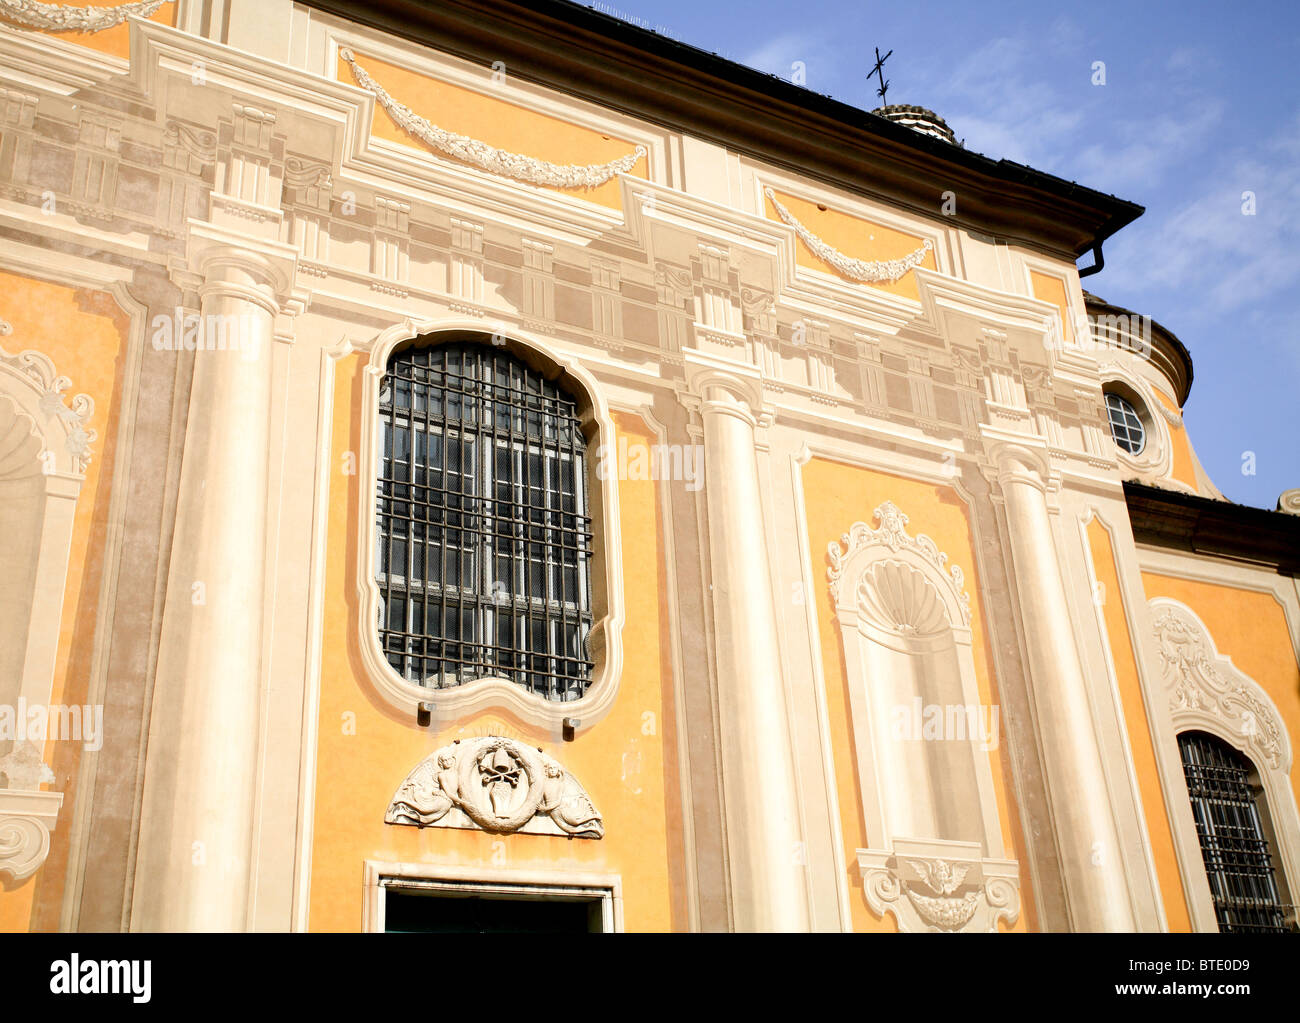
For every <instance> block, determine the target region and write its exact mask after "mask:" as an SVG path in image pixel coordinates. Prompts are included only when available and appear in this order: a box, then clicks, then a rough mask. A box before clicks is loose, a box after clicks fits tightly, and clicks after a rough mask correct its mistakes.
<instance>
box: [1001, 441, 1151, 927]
mask: <svg viewBox="0 0 1300 1023" xmlns="http://www.w3.org/2000/svg"><path fill="white" fill-rule="evenodd" d="M990 453H991V455H992V458H993V461H994V463H995V465H996V471H997V478H998V482H999V484H1000V485H1001V488H1002V494H1003V498H1004V500H1005V504H1006V516H1007V531H1008V533H1009V535H1010V539H1011V556H1012V561H1013V563H1014V567H1015V577H1016V585H1017V590H1018V596H1019V601H1020V613H1021V615H1022V621H1023V624H1024V636H1025V644H1026V646H1027V648H1028V660H1029V674H1030V678H1031V684H1032V686H1033V692H1034V704H1035V710H1036V713H1037V717H1038V726H1039V732H1040V736H1041V739H1042V749H1043V760H1044V763H1045V764H1046V767H1047V783H1048V793H1049V796H1050V799H1051V805H1052V816H1053V819H1054V820H1055V823H1056V831H1057V838H1058V843H1059V847H1060V854H1061V868H1062V872H1063V874H1064V877H1065V886H1066V899H1067V903H1068V905H1069V909H1070V915H1071V923H1072V925H1073V928H1074V929H1075V930H1081V931H1131V930H1133V929H1134V917H1133V912H1132V907H1131V905H1130V900H1129V891H1128V882H1127V880H1126V878H1125V875H1124V865H1123V858H1122V857H1121V855H1120V849H1119V838H1118V831H1117V829H1116V827H1115V819H1114V815H1113V814H1112V812H1111V806H1110V798H1109V794H1108V791H1107V788H1106V774H1105V769H1104V767H1103V764H1102V758H1101V751H1100V746H1099V744H1098V738H1097V733H1096V729H1095V727H1094V724H1093V719H1092V711H1091V709H1090V707H1089V702H1088V691H1087V686H1088V684H1089V683H1088V680H1087V679H1086V678H1085V676H1084V672H1083V668H1082V665H1081V661H1080V659H1079V651H1078V648H1077V646H1076V644H1075V639H1074V630H1073V628H1072V627H1071V618H1070V616H1071V610H1070V604H1069V600H1068V597H1067V595H1066V588H1065V580H1064V578H1063V576H1062V574H1061V567H1060V555H1059V552H1058V551H1057V549H1056V543H1055V540H1054V538H1053V535H1052V524H1051V519H1050V516H1049V512H1048V505H1047V485H1048V481H1049V479H1050V469H1049V467H1048V463H1047V457H1046V452H1045V451H1040V450H1038V447H1037V445H1036V444H1034V443H1033V442H1027V443H1023V444H1022V443H1015V442H997V443H994V444H993V445H992V447H991V452H990Z"/></svg>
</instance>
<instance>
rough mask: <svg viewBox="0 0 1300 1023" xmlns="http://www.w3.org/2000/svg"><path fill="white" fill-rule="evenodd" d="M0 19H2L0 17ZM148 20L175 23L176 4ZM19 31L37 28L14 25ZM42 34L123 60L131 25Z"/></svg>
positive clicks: (87, 2)
mask: <svg viewBox="0 0 1300 1023" xmlns="http://www.w3.org/2000/svg"><path fill="white" fill-rule="evenodd" d="M123 2H124V0H75V3H71V4H68V5H67V6H70V7H120V6H121V5H122V3H123ZM0 20H3V19H2V18H0ZM148 20H149V21H156V22H158V24H160V25H172V26H174V25H175V24H176V4H175V3H174V2H173V3H165V4H163V5H162V6H161V7H159V8H158V10H156V11H154V12H153V14H152V15H150V16H149V18H148ZM15 27H16V28H17V29H18V31H20V32H36V31H41V30H37V29H29V28H25V27H23V26H22V25H16V26H15ZM43 34H45V35H49V36H53V37H55V38H56V39H63V40H65V41H67V42H70V43H76V44H77V45H78V46H85V47H88V48H89V49H92V50H98V51H99V52H100V53H106V54H108V55H109V56H110V57H121V58H123V59H124V60H125V59H126V58H127V57H128V56H129V55H130V48H131V26H130V25H128V24H126V23H123V24H121V25H114V26H113V27H112V28H106V29H103V30H102V31H99V32H44V33H43Z"/></svg>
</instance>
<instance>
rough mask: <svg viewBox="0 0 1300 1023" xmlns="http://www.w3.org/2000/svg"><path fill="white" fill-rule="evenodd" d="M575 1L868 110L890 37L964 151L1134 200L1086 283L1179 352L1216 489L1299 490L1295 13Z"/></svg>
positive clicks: (1103, 0)
mask: <svg viewBox="0 0 1300 1023" xmlns="http://www.w3.org/2000/svg"><path fill="white" fill-rule="evenodd" d="M589 6H598V7H599V9H602V10H605V11H606V12H607V13H619V14H620V15H621V16H623V17H624V18H625V19H626V20H630V21H636V22H638V23H644V24H645V25H647V26H649V27H656V28H657V29H658V30H659V31H661V32H663V33H664V34H666V35H670V36H672V37H673V38H676V39H679V40H681V41H682V42H686V43H690V44H691V45H693V46H698V47H700V48H701V49H705V50H711V51H713V52H715V53H719V54H721V55H722V56H724V57H727V58H729V59H731V60H735V61H739V62H740V63H743V64H748V65H750V66H751V67H756V68H759V69H761V70H763V71H769V72H772V73H774V74H779V75H781V76H783V77H787V78H788V77H789V76H790V73H791V65H792V64H793V63H794V62H795V61H802V62H803V63H804V64H805V66H806V76H807V80H806V86H807V87H808V88H809V89H811V90H813V91H816V92H821V93H826V94H828V95H831V96H834V97H835V98H836V99H839V100H842V101H844V102H846V103H851V104H853V105H855V106H859V107H863V108H866V109H871V108H873V107H875V106H877V105H879V101H878V100H877V98H876V96H875V93H874V86H873V85H869V84H868V83H867V80H866V72H867V71H869V70H870V68H871V64H872V62H873V58H869V57H868V56H867V55H868V54H871V53H872V50H873V48H874V47H876V46H879V47H880V50H881V52H882V53H884V52H885V51H887V50H890V49H892V50H893V51H894V55H893V57H891V58H890V60H889V63H888V65H887V66H886V70H887V77H888V78H889V79H890V83H891V84H890V88H889V101H890V102H891V103H914V104H919V105H921V106H927V107H930V108H931V109H933V110H936V111H938V113H939V114H940V115H941V116H942V117H944V118H945V119H946V120H947V121H948V124H949V125H950V126H951V127H952V129H953V130H954V131H955V132H956V134H957V137H958V138H964V139H965V142H966V147H967V148H968V149H972V150H974V151H976V152H980V153H984V154H986V155H988V156H991V157H994V158H1003V157H1005V158H1007V159H1010V160H1016V161H1018V162H1021V163H1026V164H1029V165H1030V166H1031V167H1035V168H1037V169H1039V170H1043V171H1047V172H1049V173H1051V174H1056V175H1058V176H1060V177H1063V178H1067V179H1070V180H1073V181H1078V182H1080V183H1081V184H1084V185H1087V186H1089V187H1090V188H1095V189H1098V190H1100V191H1103V192H1112V193H1114V194H1116V195H1119V196H1121V197H1122V198H1125V199H1130V200H1132V201H1133V202H1137V203H1140V204H1142V205H1143V206H1145V207H1146V208H1147V212H1146V213H1145V214H1144V215H1143V216H1142V217H1141V218H1140V219H1139V220H1138V221H1137V222H1136V223H1134V224H1132V225H1130V226H1129V227H1127V228H1125V229H1124V230H1123V231H1121V232H1120V233H1119V234H1118V235H1116V236H1115V237H1114V238H1113V239H1111V240H1110V241H1109V242H1107V244H1106V246H1105V253H1106V267H1105V269H1104V270H1103V271H1102V272H1101V273H1100V274H1097V275H1095V276H1093V277H1088V278H1085V279H1084V282H1083V283H1084V286H1085V287H1086V288H1087V289H1088V290H1089V291H1092V292H1094V293H1095V294H1098V295H1100V296H1102V297H1103V298H1105V299H1106V300H1107V301H1108V302H1112V303H1115V304H1116V305H1121V306H1126V307H1128V308H1130V309H1133V310H1135V311H1137V312H1140V313H1145V314H1147V315H1150V316H1152V317H1153V318H1154V319H1156V320H1157V321H1159V322H1160V323H1161V324H1163V325H1164V326H1165V327H1167V328H1168V329H1169V330H1171V331H1173V332H1174V333H1175V334H1176V335H1178V337H1179V338H1180V339H1181V340H1182V341H1183V343H1184V344H1185V345H1187V347H1188V348H1189V349H1190V350H1191V353H1192V360H1193V362H1194V364H1195V374H1196V376H1195V381H1194V383H1193V386H1192V393H1191V397H1190V398H1189V400H1188V403H1187V408H1186V423H1187V427H1188V429H1189V431H1190V433H1191V438H1192V441H1193V443H1194V444H1195V446H1196V450H1197V454H1198V455H1199V456H1200V458H1201V462H1202V464H1203V465H1204V466H1205V469H1206V471H1207V472H1208V473H1209V474H1210V477H1211V479H1212V480H1213V481H1214V482H1215V484H1216V485H1217V486H1218V487H1219V488H1220V489H1221V490H1222V491H1223V493H1224V495H1225V496H1226V497H1228V498H1229V499H1230V500H1233V501H1237V502H1240V503H1242V504H1251V505H1256V506H1259V507H1264V508H1273V507H1275V505H1276V502H1277V497H1278V495H1279V494H1280V493H1281V492H1282V491H1283V490H1286V489H1289V488H1291V487H1300V451H1298V450H1297V443H1298V441H1300V306H1298V305H1297V302H1298V300H1300V217H1298V216H1297V211H1298V210H1300V4H1295V3H1288V2H1274V3H1250V2H1241V0H1238V2H1235V3H1231V4H1228V3H1224V2H1222V0H1219V2H1216V3H1206V2H1200V3H1197V2H1190V3H1177V4H1175V3H1164V4H1153V3H1144V2H1141V0H1129V2H1125V3H1115V2H1110V0H1093V2H1091V3H1089V4H1086V5H1079V6H1077V7H1076V6H1074V5H1071V6H1070V7H1069V8H1065V7H1064V6H1063V5H1056V4H1045V3H1041V2H1040V3H1021V2H1014V3H1013V2H1001V3H996V4H983V3H969V2H942V3H920V4H918V3H908V4H903V3H893V4H881V3H873V2H869V0H867V2H864V0H801V2H800V3H798V4H792V3H789V2H776V0H743V2H742V0H711V2H709V3H707V4H705V3H699V2H698V0H696V2H690V3H688V2H685V0H604V2H602V3H600V4H599V5H597V4H589ZM1095 61H1103V62H1104V63H1105V77H1106V83H1105V85H1094V84H1093V83H1092V79H1093V63H1094V62H1095ZM1246 191H1251V192H1254V193H1255V203H1256V213H1255V215H1254V216H1246V215H1243V213H1242V193H1243V192H1246ZM1083 262H1084V264H1085V265H1086V264H1087V263H1089V262H1091V259H1090V258H1088V257H1085V259H1084V260H1083ZM1252 453H1253V457H1252ZM1252 463H1253V469H1254V473H1253V474H1251V473H1249V472H1248V471H1247V470H1249V469H1250V468H1251V467H1252Z"/></svg>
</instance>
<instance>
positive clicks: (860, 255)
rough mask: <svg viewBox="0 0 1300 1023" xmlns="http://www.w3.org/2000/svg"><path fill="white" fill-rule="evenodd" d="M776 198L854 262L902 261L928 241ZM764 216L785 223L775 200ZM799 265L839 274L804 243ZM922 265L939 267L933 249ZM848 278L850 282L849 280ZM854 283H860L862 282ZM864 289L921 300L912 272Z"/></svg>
mask: <svg viewBox="0 0 1300 1023" xmlns="http://www.w3.org/2000/svg"><path fill="white" fill-rule="evenodd" d="M776 197H777V198H778V199H780V200H781V202H782V204H783V205H784V206H786V208H788V209H789V210H790V212H791V213H792V214H794V216H795V217H796V218H798V220H799V221H800V223H802V224H803V225H804V226H805V227H807V228H808V230H810V231H811V232H812V233H813V234H815V235H817V237H819V238H820V239H821V240H822V241H824V242H826V243H827V244H828V245H830V246H832V247H833V248H835V249H838V250H839V251H840V252H842V253H844V255H846V256H848V257H850V258H852V259H861V260H865V261H885V260H891V259H902V258H903V257H904V256H906V255H908V254H909V253H911V252H914V251H916V249H917V248H918V247H919V246H920V245H921V244H922V242H924V240H925V239H923V238H921V237H920V236H919V235H914V234H908V233H906V232H905V231H898V230H895V229H894V228H891V227H886V226H885V225H884V224H878V223H876V222H874V221H871V220H864V219H862V218H861V217H854V216H851V215H850V214H847V213H841V212H839V211H838V210H832V209H827V208H824V207H823V206H820V205H818V204H816V203H812V202H808V201H807V200H805V199H800V198H798V197H797V196H793V195H788V194H787V193H785V192H777V193H776ZM764 213H765V215H766V216H767V218H768V219H769V220H775V221H777V222H778V223H780V222H781V218H780V216H779V215H778V214H777V212H776V208H775V207H774V206H773V205H772V203H771V200H764ZM795 262H796V263H798V264H799V265H800V266H804V267H807V268H809V269H810V270H820V271H822V272H823V273H829V274H834V273H836V271H835V269H834V267H832V266H830V265H828V264H827V263H826V262H824V261H823V260H821V259H819V258H818V257H817V256H816V255H814V254H813V253H812V252H811V251H810V250H809V248H808V246H806V245H805V244H804V243H803V242H802V241H800V242H799V243H798V244H797V247H796V249H795ZM920 265H921V266H923V267H925V268H926V269H927V270H933V269H934V268H935V261H934V250H933V249H931V250H929V251H927V252H926V254H925V258H924V259H923V260H921V264H920ZM844 279H845V280H848V278H844ZM852 283H855V284H856V283H858V282H856V281H855V282H852ZM862 286H863V287H871V288H879V289H880V290H882V291H887V292H889V293H890V294H892V295H902V296H904V297H906V298H917V297H918V296H919V292H918V291H917V288H916V277H915V276H914V275H913V274H912V273H910V272H909V273H906V274H904V275H903V276H902V277H901V278H900V279H898V280H897V281H894V282H892V283H880V284H869V285H862Z"/></svg>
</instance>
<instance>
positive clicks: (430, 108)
mask: <svg viewBox="0 0 1300 1023" xmlns="http://www.w3.org/2000/svg"><path fill="white" fill-rule="evenodd" d="M355 56H356V60H357V62H358V63H359V64H360V65H362V66H363V67H364V68H365V70H366V71H367V72H368V73H369V74H370V76H371V77H372V78H374V80H375V81H376V82H378V83H379V84H380V85H381V86H383V88H384V89H385V90H386V91H387V92H388V93H389V94H390V95H391V96H392V97H393V99H395V100H396V101H397V102H398V103H402V104H404V105H405V106H407V107H409V108H410V109H411V110H412V111H413V112H414V113H416V114H418V115H420V116H421V117H424V118H426V119H427V120H429V121H431V122H432V123H434V124H436V125H437V126H438V127H439V128H442V129H444V130H446V131H451V132H456V133H457V134H460V135H466V136H468V137H470V138H472V139H475V140H477V141H479V142H484V143H487V144H488V145H489V146H494V147H496V148H498V149H503V150H506V151H508V152H511V153H517V154H519V155H522V156H531V157H534V158H535V159H538V160H547V161H549V162H551V163H557V164H580V165H581V164H603V163H607V162H609V161H610V160H617V159H619V158H620V157H624V156H627V155H628V154H629V153H631V152H633V151H634V150H635V149H636V143H634V142H629V141H628V140H626V139H621V138H617V137H615V136H613V135H606V134H603V133H601V132H599V131H594V130H592V129H590V128H585V127H582V126H581V125H577V124H573V123H571V122H569V121H565V120H562V119H560V118H558V117H552V116H550V115H548V114H543V113H539V112H538V111H536V110H530V109H527V108H525V107H522V106H519V105H517V104H515V103H511V102H508V101H507V100H505V99H501V98H498V97H496V96H491V95H488V94H487V92H478V91H476V90H474V89H468V88H463V87H461V86H458V85H452V84H451V83H450V82H443V81H438V80H436V79H433V78H430V77H428V76H427V75H422V74H418V73H416V72H414V71H410V70H407V69H406V68H401V67H396V66H394V65H393V64H390V63H386V62H385V61H382V60H379V59H378V58H376V57H372V56H370V55H368V54H364V53H362V52H360V51H358V52H356V54H355ZM337 74H338V79H339V81H341V82H346V83H348V84H349V85H355V84H356V81H355V79H354V78H353V76H352V71H351V68H349V67H348V64H347V62H346V61H344V60H342V59H341V58H340V60H339V62H338V73H337ZM493 74H494V72H493V71H492V69H490V68H484V69H483V86H484V89H485V90H489V91H490V90H491V89H492V88H493V84H492V83H493V80H494V79H493ZM502 74H504V75H508V74H509V69H506V70H505V71H504V72H502ZM503 80H504V79H503ZM498 88H500V86H498ZM371 131H372V132H373V133H374V134H375V135H377V136H378V137H379V138H382V139H387V140H388V141H390V142H397V143H399V144H401V145H403V146H410V147H411V148H413V149H418V150H420V151H421V152H429V150H428V148H427V147H425V146H424V144H423V143H421V142H420V141H419V140H418V139H415V138H412V137H411V136H410V135H408V134H407V133H406V132H405V131H404V130H402V128H401V127H399V126H398V125H397V124H396V123H395V122H394V121H393V119H392V117H390V116H389V115H388V113H387V112H386V111H385V110H384V109H383V108H382V107H381V106H380V105H379V104H378V103H376V104H375V115H374V119H373V121H372V124H371ZM439 158H440V159H447V157H442V156H440V157H439ZM647 160H648V157H642V159H640V160H638V161H637V163H636V165H635V166H634V167H633V168H632V170H631V171H630V172H629V173H630V174H631V175H632V176H633V177H639V178H646V177H648V176H649V175H648V166H647ZM564 191H565V193H566V194H568V195H574V196H577V197H579V198H582V199H586V200H588V201H589V202H594V203H599V204H600V205H602V206H607V207H609V208H610V209H620V210H621V209H622V208H623V203H622V198H621V195H622V192H621V186H620V185H619V182H618V179H617V178H615V179H613V180H611V181H607V182H605V183H604V184H603V185H599V186H597V187H596V188H592V189H568V190H564Z"/></svg>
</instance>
